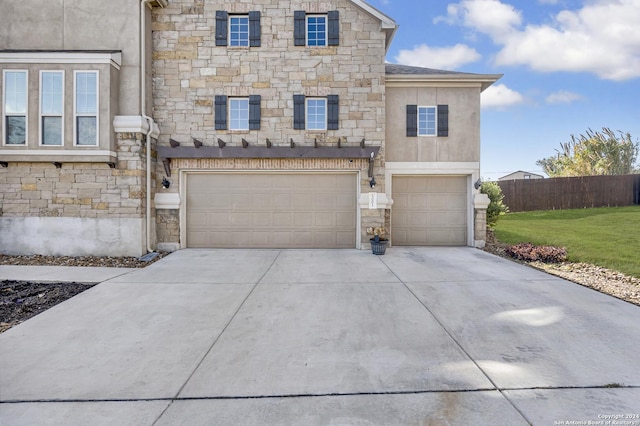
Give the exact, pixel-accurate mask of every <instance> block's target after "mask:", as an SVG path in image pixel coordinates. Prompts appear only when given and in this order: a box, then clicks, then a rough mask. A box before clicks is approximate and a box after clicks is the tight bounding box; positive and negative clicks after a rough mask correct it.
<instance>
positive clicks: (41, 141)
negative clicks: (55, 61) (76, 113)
mask: <svg viewBox="0 0 640 426" xmlns="http://www.w3.org/2000/svg"><path fill="white" fill-rule="evenodd" d="M44 74H60V75H61V76H62V100H61V102H62V105H60V106H61V107H62V112H61V113H60V114H52V113H44V112H43V111H42V110H43V108H42V102H43V97H44V84H43V76H44ZM64 77H65V72H64V70H40V90H39V92H40V98H39V99H38V109H39V111H40V116H39V120H38V123H39V124H38V127H39V133H40V136H39V145H40V146H47V147H64V110H65V102H64V97H65V90H64V89H65V78H64ZM45 117H60V121H61V132H60V133H61V134H60V145H51V144H45V143H44V118H45Z"/></svg>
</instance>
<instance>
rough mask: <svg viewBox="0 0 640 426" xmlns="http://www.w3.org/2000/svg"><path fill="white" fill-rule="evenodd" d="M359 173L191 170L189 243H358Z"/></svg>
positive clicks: (317, 245)
mask: <svg viewBox="0 0 640 426" xmlns="http://www.w3.org/2000/svg"><path fill="white" fill-rule="evenodd" d="M356 178H357V175H356V174H355V173H343V174H341V173H190V174H188V175H187V205H186V210H187V215H186V216H187V217H186V228H187V246H188V247H222V248H232V247H243V248H353V247H355V245H356V200H357V193H356Z"/></svg>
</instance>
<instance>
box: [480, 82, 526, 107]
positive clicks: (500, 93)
mask: <svg viewBox="0 0 640 426" xmlns="http://www.w3.org/2000/svg"><path fill="white" fill-rule="evenodd" d="M523 102H524V97H523V96H522V95H521V94H520V93H518V92H516V91H515V90H512V89H509V88H508V87H507V86H505V85H504V84H494V85H493V86H490V87H489V88H488V89H486V90H485V91H484V92H482V97H481V105H482V108H497V109H503V108H506V107H509V106H513V105H518V104H521V103H523Z"/></svg>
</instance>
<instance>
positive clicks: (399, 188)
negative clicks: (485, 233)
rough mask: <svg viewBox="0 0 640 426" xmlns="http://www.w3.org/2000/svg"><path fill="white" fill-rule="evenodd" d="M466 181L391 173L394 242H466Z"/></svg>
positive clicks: (455, 243)
mask: <svg viewBox="0 0 640 426" xmlns="http://www.w3.org/2000/svg"><path fill="white" fill-rule="evenodd" d="M467 182H468V178H467V177H466V176H394V177H393V181H392V185H393V186H392V190H393V200H394V203H393V208H392V213H391V235H392V242H393V245H398V246H464V245H466V244H467V217H468V208H467V199H468V193H467V191H468V186H467V185H468V183H467Z"/></svg>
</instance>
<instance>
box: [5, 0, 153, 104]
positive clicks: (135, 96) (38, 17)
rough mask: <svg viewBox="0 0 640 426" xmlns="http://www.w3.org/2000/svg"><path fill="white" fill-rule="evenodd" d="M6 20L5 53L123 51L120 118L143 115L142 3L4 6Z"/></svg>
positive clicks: (114, 0)
mask: <svg viewBox="0 0 640 426" xmlns="http://www.w3.org/2000/svg"><path fill="white" fill-rule="evenodd" d="M36 3H37V4H36ZM145 13H146V14H147V15H148V16H150V12H149V11H148V10H147V11H146V12H145ZM0 16H2V17H5V19H3V22H2V25H0V48H3V49H12V50H56V51H63V50H121V51H122V58H123V63H122V69H121V83H122V84H121V86H120V88H119V99H120V101H119V112H118V114H122V115H134V114H139V113H140V87H139V80H140V58H139V56H140V53H139V52H140V2H139V1H138V0H135V1H132V0H109V1H102V0H48V1H38V2H25V1H24V0H2V1H0Z"/></svg>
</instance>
